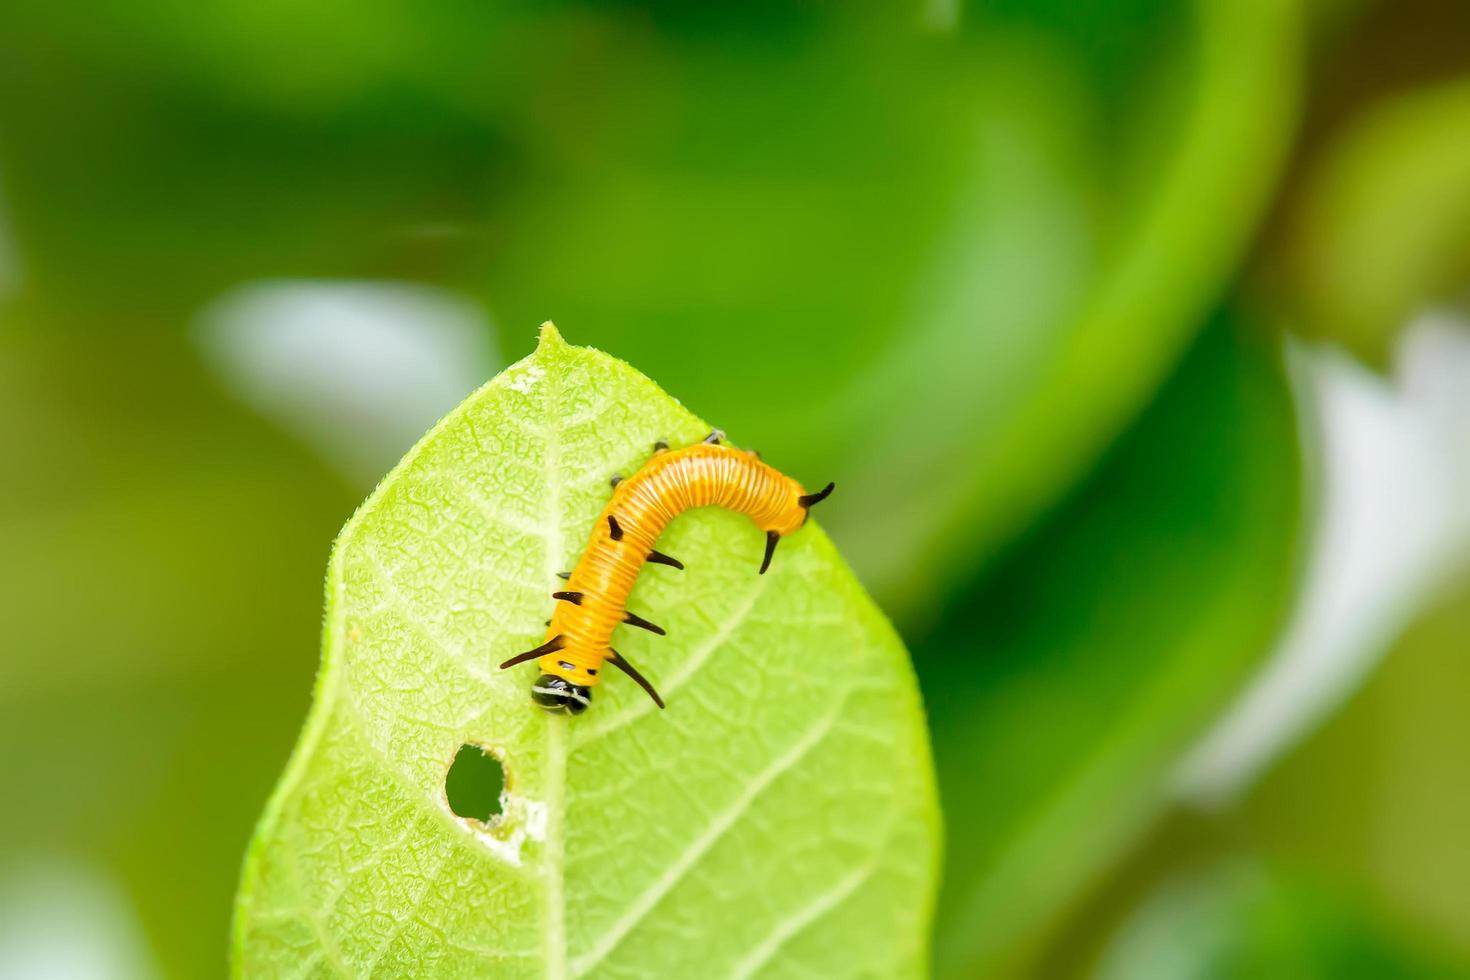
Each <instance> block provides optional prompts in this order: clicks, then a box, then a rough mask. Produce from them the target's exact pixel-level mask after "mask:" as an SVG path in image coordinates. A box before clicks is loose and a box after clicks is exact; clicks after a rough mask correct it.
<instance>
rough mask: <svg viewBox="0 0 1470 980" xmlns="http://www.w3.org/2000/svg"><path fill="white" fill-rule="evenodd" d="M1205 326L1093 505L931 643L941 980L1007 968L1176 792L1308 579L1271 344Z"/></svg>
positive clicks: (1039, 544) (963, 597) (1282, 389)
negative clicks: (1300, 559)
mask: <svg viewBox="0 0 1470 980" xmlns="http://www.w3.org/2000/svg"><path fill="white" fill-rule="evenodd" d="M1247 329H1248V327H1247V325H1245V324H1241V323H1239V322H1236V321H1235V320H1233V319H1231V318H1223V319H1222V320H1219V321H1217V322H1216V323H1215V324H1214V325H1213V326H1211V327H1210V328H1209V329H1207V330H1206V332H1205V333H1204V335H1202V337H1201V339H1200V341H1199V342H1198V343H1197V344H1196V346H1195V348H1194V349H1193V350H1192V351H1191V353H1190V354H1189V356H1188V357H1187V358H1186V361H1185V363H1184V364H1183V366H1182V367H1181V370H1180V372H1179V373H1178V374H1177V375H1176V376H1175V377H1174V378H1173V379H1171V381H1170V383H1169V384H1168V385H1167V386H1166V387H1165V389H1164V391H1163V392H1162V393H1161V395H1160V398H1159V401H1158V402H1157V403H1156V404H1155V405H1154V406H1152V407H1151V408H1150V409H1149V411H1148V412H1147V413H1146V414H1145V416H1144V417H1143V419H1142V420H1141V422H1140V424H1139V425H1138V427H1137V428H1135V429H1134V430H1133V431H1132V432H1130V433H1129V434H1128V436H1127V438H1126V439H1124V440H1123V442H1122V443H1121V444H1120V445H1119V447H1117V449H1116V450H1115V451H1114V453H1113V455H1112V456H1111V457H1110V459H1109V460H1108V461H1107V463H1106V464H1105V465H1104V467H1103V468H1102V469H1101V470H1100V471H1099V473H1098V474H1096V476H1095V477H1094V478H1093V479H1092V480H1091V481H1090V482H1089V483H1088V485H1087V486H1086V487H1084V488H1083V490H1082V491H1081V493H1079V495H1078V497H1077V498H1076V499H1075V500H1074V501H1073V502H1072V503H1071V504H1070V505H1069V506H1068V507H1067V508H1065V509H1064V510H1063V511H1062V512H1061V513H1059V514H1058V515H1056V516H1055V517H1054V518H1053V520H1052V521H1051V522H1050V523H1049V524H1048V525H1046V526H1045V527H1044V528H1042V529H1040V530H1039V531H1038V532H1037V533H1036V534H1035V535H1033V536H1032V537H1031V538H1030V539H1029V540H1027V541H1025V542H1023V546H1022V547H1021V548H1019V549H1018V551H1017V552H1016V553H1015V554H1013V555H1012V556H1010V558H1009V560H1008V561H1007V562H1005V563H1004V564H1003V565H1002V566H1001V567H999V568H998V569H997V570H996V571H995V573H994V575H993V576H992V577H990V578H988V579H986V580H984V581H982V582H980V583H977V584H976V585H974V586H972V587H971V588H970V589H969V590H968V591H962V592H960V594H959V595H958V596H957V597H956V598H955V599H954V600H953V607H952V610H951V612H950V614H949V615H948V616H947V617H946V618H945V619H944V620H943V621H942V622H941V623H940V624H939V625H938V627H937V628H936V629H935V631H934V637H933V638H932V639H931V640H929V641H928V642H925V643H920V644H918V647H917V660H918V665H919V669H920V676H921V679H922V681H923V684H924V689H925V692H926V695H927V696H928V700H929V710H930V714H931V718H932V721H933V731H934V742H935V746H936V748H937V754H938V766H939V774H940V782H941V785H942V787H943V790H944V800H945V815H946V818H947V820H948V821H949V824H950V826H951V827H954V828H957V830H958V831H959V832H956V833H953V834H951V835H950V836H951V843H950V845H949V847H948V848H947V855H946V876H945V891H944V895H943V898H942V900H941V912H940V920H939V929H938V937H937V941H936V958H937V964H938V967H939V973H940V975H948V976H974V975H983V976H992V975H1000V974H1009V973H1010V972H1011V970H1012V969H1013V968H1014V966H1015V964H1016V963H1018V962H1021V961H1024V960H1026V959H1027V958H1028V957H1030V956H1032V955H1033V954H1035V952H1036V951H1037V950H1038V949H1039V948H1040V947H1041V946H1042V945H1043V944H1044V942H1045V940H1046V938H1047V936H1046V933H1047V930H1048V929H1049V928H1051V927H1052V926H1054V925H1055V921H1056V919H1057V918H1058V917H1059V916H1060V914H1061V913H1062V912H1063V911H1065V909H1066V908H1067V906H1068V904H1069V903H1070V902H1072V901H1074V900H1075V899H1076V897H1077V895H1078V892H1079V891H1080V890H1081V889H1082V888H1083V887H1085V886H1086V885H1087V884H1088V883H1089V882H1091V881H1092V880H1093V879H1094V878H1095V877H1096V875H1097V874H1098V873H1099V872H1100V871H1101V870H1103V869H1105V868H1106V867H1107V866H1108V864H1109V862H1110V861H1111V860H1113V859H1114V858H1115V857H1116V856H1117V855H1118V854H1119V852H1120V851H1121V850H1122V849H1123V848H1125V847H1126V846H1128V845H1129V844H1130V843H1131V842H1132V841H1133V840H1134V838H1135V837H1136V835H1137V834H1138V833H1139V832H1140V831H1141V830H1142V829H1143V828H1145V827H1146V826H1147V824H1148V822H1149V821H1150V820H1151V819H1152V818H1153V817H1154V815H1155V814H1156V813H1157V812H1158V810H1159V808H1160V807H1161V806H1162V805H1163V803H1164V802H1165V793H1164V783H1165V781H1166V777H1167V775H1168V773H1169V772H1170V771H1171V769H1172V767H1173V766H1174V765H1175V764H1176V762H1177V760H1178V759H1179V757H1180V756H1181V754H1182V753H1183V752H1184V750H1185V749H1187V748H1188V747H1189V745H1190V744H1191V742H1192V740H1193V739H1194V738H1195V737H1197V736H1198V734H1199V733H1200V732H1201V730H1202V729H1203V728H1204V727H1205V726H1206V725H1207V724H1208V722H1209V720H1210V719H1211V717H1212V716H1213V714H1214V713H1215V712H1216V711H1218V710H1219V709H1220V708H1221V707H1222V706H1223V705H1224V704H1225V703H1226V701H1227V700H1228V697H1229V695H1230V693H1231V691H1232V690H1234V688H1235V687H1236V686H1237V685H1238V683H1239V682H1240V681H1241V680H1242V679H1243V678H1244V677H1245V676H1246V675H1247V673H1248V671H1249V669H1250V667H1251V666H1252V665H1253V664H1254V663H1255V662H1256V661H1257V660H1258V659H1259V657H1260V656H1261V655H1262V654H1264V653H1265V651H1266V650H1267V648H1268V646H1269V642H1270V639H1271V637H1272V636H1273V635H1274V632H1275V629H1276V627H1277V625H1278V624H1279V621H1280V616H1281V613H1282V611H1283V609H1284V608H1285V605H1286V601H1287V598H1288V596H1289V594H1290V589H1291V584H1292V581H1293V575H1292V572H1293V562H1292V556H1293V553H1294V541H1295V530H1296V521H1297V514H1298V472H1297V466H1298V463H1297V442H1296V433H1295V428H1294V425H1293V421H1294V419H1293V413H1292V410H1291V404H1290V398H1289V395H1288V391H1287V388H1286V380H1285V377H1284V373H1283V370H1282V366H1281V364H1280V360H1279V351H1278V350H1277V349H1276V347H1275V345H1273V344H1269V343H1267V342H1263V341H1262V340H1260V339H1258V338H1251V337H1249V336H1248V335H1247V334H1246V330H1247Z"/></svg>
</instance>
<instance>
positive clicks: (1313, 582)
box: [1178, 314, 1470, 806]
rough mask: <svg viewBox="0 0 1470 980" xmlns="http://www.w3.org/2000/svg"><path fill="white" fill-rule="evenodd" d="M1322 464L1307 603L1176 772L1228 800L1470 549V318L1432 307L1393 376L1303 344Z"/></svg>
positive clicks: (1371, 658)
mask: <svg viewBox="0 0 1470 980" xmlns="http://www.w3.org/2000/svg"><path fill="white" fill-rule="evenodd" d="M1292 354H1293V366H1294V367H1295V369H1296V370H1295V377H1296V389H1297V395H1298V400H1299V403H1300V404H1301V406H1302V411H1303V415H1304V417H1305V419H1306V422H1307V425H1308V426H1309V427H1310V426H1311V425H1312V424H1313V423H1315V426H1316V430H1315V431H1309V432H1307V433H1306V434H1305V438H1304V441H1305V442H1306V443H1307V445H1311V442H1312V441H1313V440H1315V441H1317V442H1318V443H1320V445H1319V447H1318V450H1319V454H1320V466H1321V472H1320V473H1318V474H1316V476H1317V478H1318V481H1319V486H1318V487H1316V488H1315V489H1316V490H1317V494H1318V501H1317V503H1318V513H1317V515H1316V519H1317V527H1316V528H1315V540H1314V541H1313V542H1312V545H1311V549H1310V555H1309V556H1308V559H1307V564H1306V568H1305V580H1304V582H1303V586H1302V591H1301V595H1300V596H1299V599H1298V605H1297V608H1296V610H1295V612H1294V613H1293V615H1292V618H1291V620H1290V622H1289V623H1288V625H1287V628H1286V630H1285V632H1284V634H1283V636H1282V639H1281V642H1280V645H1279V647H1278V649H1277V650H1276V652H1275V654H1273V656H1272V658H1271V659H1270V660H1269V661H1268V662H1267V664H1266V666H1265V667H1264V668H1263V669H1262V671H1261V673H1260V674H1259V675H1258V676H1257V677H1256V678H1255V680H1254V681H1253V682H1252V684H1251V686H1250V687H1249V688H1247V690H1246V691H1245V693H1244V695H1243V696H1242V697H1241V698H1240V700H1239V701H1238V702H1237V703H1236V704H1235V706H1234V707H1233V708H1232V709H1231V711H1230V712H1229V714H1227V715H1226V717H1225V718H1224V719H1223V721H1222V722H1221V723H1220V724H1219V725H1217V726H1216V728H1215V730H1214V731H1212V732H1211V733H1210V734H1209V735H1208V736H1207V737H1206V738H1205V739H1204V740H1203V742H1202V743H1201V744H1200V745H1198V746H1197V747H1196V748H1195V750H1194V751H1193V752H1192V753H1191V754H1190V756H1189V757H1188V758H1186V759H1185V761H1184V764H1183V766H1182V768H1181V770H1180V772H1179V774H1178V776H1179V782H1178V787H1179V790H1180V792H1181V794H1182V795H1184V796H1187V797H1191V798H1193V799H1194V800H1195V801H1196V802H1198V803H1201V804H1203V805H1207V806H1215V805H1220V804H1222V803H1224V802H1226V801H1228V800H1229V799H1230V798H1232V797H1233V796H1235V795H1236V794H1237V793H1239V792H1240V791H1241V790H1243V789H1245V788H1246V787H1248V786H1249V785H1250V784H1251V782H1252V781H1253V780H1254V779H1255V778H1256V776H1257V775H1258V773H1259V772H1260V771H1261V770H1262V769H1263V768H1264V767H1265V766H1266V765H1267V764H1268V763H1269V762H1270V760H1271V759H1272V758H1273V757H1274V756H1275V755H1276V753H1278V752H1279V751H1281V750H1282V749H1283V748H1285V747H1287V746H1289V745H1291V744H1292V743H1293V742H1295V741H1296V740H1297V739H1298V738H1299V737H1301V736H1302V735H1303V734H1305V733H1306V732H1307V731H1309V730H1310V729H1311V728H1312V727H1313V726H1315V725H1316V723H1318V722H1319V721H1320V720H1321V719H1322V718H1323V717H1324V716H1325V715H1326V714H1327V713H1328V712H1330V711H1331V710H1332V709H1333V708H1335V707H1336V706H1337V705H1338V704H1339V703H1340V702H1341V701H1342V700H1343V699H1344V698H1346V697H1347V696H1348V695H1349V694H1350V693H1351V692H1352V691H1353V690H1354V689H1355V688H1356V687H1357V686H1358V684H1359V683H1360V682H1361V681H1362V680H1363V678H1364V677H1365V676H1366V675H1367V674H1368V672H1369V671H1370V670H1371V669H1372V667H1373V666H1374V665H1375V664H1376V663H1377V662H1378V660H1379V658H1380V657H1381V656H1382V655H1383V654H1384V653H1386V652H1387V650H1388V647H1389V646H1390V645H1391V643H1392V641H1393V639H1394V638H1395V637H1396V636H1397V635H1398V634H1399V633H1400V632H1401V631H1402V630H1403V629H1404V628H1405V627H1407V626H1408V625H1409V623H1410V622H1411V620H1412V619H1413V617H1414V615H1415V614H1416V613H1417V612H1418V611H1419V610H1420V609H1421V608H1423V606H1424V605H1425V603H1426V601H1427V600H1428V599H1429V598H1430V597H1431V596H1432V595H1433V593H1434V591H1435V589H1436V588H1438V587H1440V586H1441V585H1443V584H1444V583H1445V582H1446V581H1447V580H1448V579H1450V578H1451V577H1453V576H1454V574H1455V573H1456V572H1457V571H1459V570H1460V569H1461V568H1463V567H1464V565H1465V562H1466V559H1467V558H1470V323H1467V322H1466V321H1464V320H1462V319H1456V318H1454V317H1451V316H1449V315H1446V314H1435V315H1426V316H1423V317H1420V318H1419V319H1417V320H1416V321H1415V322H1413V323H1412V324H1411V325H1410V326H1409V327H1408V328H1407V329H1406V330H1405V331H1404V332H1403V334H1402V336H1401V338H1400V342H1399V348H1398V351H1397V357H1396V364H1397V366H1396V371H1395V378H1394V380H1393V381H1392V382H1390V381H1386V380H1384V379H1382V378H1380V377H1378V376H1377V375H1374V374H1373V373H1371V372H1369V371H1368V370H1366V369H1365V368H1363V367H1362V366H1360V365H1358V364H1357V363H1356V362H1354V361H1352V360H1351V359H1349V358H1348V357H1347V356H1346V355H1344V354H1342V353H1340V352H1338V351H1336V350H1332V349H1327V348H1321V347H1312V346H1307V345H1299V346H1297V347H1295V348H1294V349H1293V351H1292Z"/></svg>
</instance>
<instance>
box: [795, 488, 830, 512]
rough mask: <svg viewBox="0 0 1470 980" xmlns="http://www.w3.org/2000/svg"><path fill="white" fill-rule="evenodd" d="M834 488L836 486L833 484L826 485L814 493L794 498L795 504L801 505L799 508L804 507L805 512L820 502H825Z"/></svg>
mask: <svg viewBox="0 0 1470 980" xmlns="http://www.w3.org/2000/svg"><path fill="white" fill-rule="evenodd" d="M836 486H837V484H835V483H828V484H827V485H826V486H825V487H823V488H822V489H820V490H818V491H817V492H816V493H804V494H802V495H801V496H800V497H797V498H796V502H797V503H798V504H801V506H803V507H805V508H806V509H807V510H811V509H812V508H813V507H815V506H816V505H817V504H820V503H821V502H822V501H824V500H826V499H827V497H828V495H829V494H831V493H832V490H833V488H835V487H836Z"/></svg>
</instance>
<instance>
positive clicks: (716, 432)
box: [704, 429, 725, 445]
mask: <svg viewBox="0 0 1470 980" xmlns="http://www.w3.org/2000/svg"><path fill="white" fill-rule="evenodd" d="M724 438H725V432H724V430H723V429H710V430H709V435H707V436H705V437H704V441H705V442H707V443H710V444H711V445H713V444H716V443H718V442H719V441H720V440H722V439H724Z"/></svg>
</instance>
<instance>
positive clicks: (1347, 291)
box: [1283, 76, 1470, 366]
mask: <svg viewBox="0 0 1470 980" xmlns="http://www.w3.org/2000/svg"><path fill="white" fill-rule="evenodd" d="M1334 135H1335V136H1336V138H1335V139H1334V140H1333V141H1332V142H1331V143H1330V144H1329V145H1328V146H1327V147H1326V148H1325V151H1324V152H1322V153H1321V154H1320V160H1318V161H1317V164H1316V166H1315V167H1314V168H1313V169H1312V170H1311V172H1310V173H1309V174H1308V175H1307V177H1308V181H1307V186H1306V188H1305V191H1306V192H1305V193H1304V195H1303V198H1302V200H1301V202H1300V205H1299V210H1298V214H1297V215H1296V221H1295V229H1294V232H1295V233H1294V235H1293V237H1292V240H1291V241H1290V243H1289V249H1290V250H1289V253H1288V255H1287V256H1286V257H1287V259H1288V261H1287V262H1286V263H1285V268H1284V272H1285V276H1283V279H1284V280H1285V283H1286V284H1287V285H1288V287H1289V295H1288V297H1287V298H1288V299H1289V300H1290V307H1291V313H1292V314H1293V315H1294V318H1295V320H1294V322H1293V324H1292V326H1293V327H1294V328H1296V329H1298V330H1300V331H1301V332H1303V333H1308V334H1312V335H1315V336H1319V337H1324V338H1328V339H1331V340H1334V341H1337V342H1338V343H1341V344H1342V345H1343V346H1345V347H1348V348H1349V349H1351V350H1352V351H1353V352H1354V353H1355V354H1357V355H1359V356H1360V357H1363V358H1364V359H1366V360H1369V361H1371V362H1373V363H1375V364H1377V365H1379V366H1386V365H1387V364H1388V363H1389V361H1390V358H1391V354H1392V349H1393V343H1394V339H1395V338H1396V337H1397V336H1398V332H1399V329H1400V328H1401V327H1403V325H1404V324H1405V323H1406V322H1407V321H1408V320H1409V319H1410V318H1411V317H1412V316H1414V315H1415V314H1416V313H1418V312H1420V311H1422V310H1423V309H1424V307H1425V306H1426V305H1427V304H1429V303H1433V302H1449V301H1450V300H1452V299H1455V298H1457V297H1458V296H1459V295H1460V294H1462V293H1463V290H1464V284H1465V281H1466V279H1467V278H1470V79H1467V78H1465V77H1463V76H1461V77H1457V78H1455V79H1454V80H1453V81H1449V82H1439V83H1437V84H1435V85H1430V86H1425V87H1422V88H1418V89H1415V90H1412V91H1410V92H1408V93H1407V94H1398V93H1395V94H1394V95H1393V96H1392V97H1387V98H1384V99H1382V100H1381V101H1380V102H1378V103H1375V104H1372V105H1371V106H1370V108H1369V109H1368V111H1366V112H1364V113H1363V114H1362V115H1361V116H1360V117H1354V118H1353V119H1352V122H1351V125H1349V126H1347V127H1345V132H1342V133H1341V134H1334Z"/></svg>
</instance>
